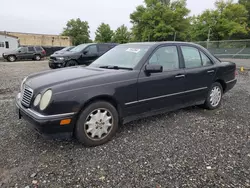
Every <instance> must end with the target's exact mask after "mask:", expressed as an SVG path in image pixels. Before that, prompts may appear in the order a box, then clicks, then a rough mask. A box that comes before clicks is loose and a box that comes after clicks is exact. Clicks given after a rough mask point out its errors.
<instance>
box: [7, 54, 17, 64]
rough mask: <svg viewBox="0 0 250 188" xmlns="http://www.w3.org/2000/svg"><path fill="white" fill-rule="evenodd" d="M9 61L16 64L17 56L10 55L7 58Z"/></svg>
mask: <svg viewBox="0 0 250 188" xmlns="http://www.w3.org/2000/svg"><path fill="white" fill-rule="evenodd" d="M7 60H8V61H9V62H15V61H16V56H14V55H10V56H8V57H7Z"/></svg>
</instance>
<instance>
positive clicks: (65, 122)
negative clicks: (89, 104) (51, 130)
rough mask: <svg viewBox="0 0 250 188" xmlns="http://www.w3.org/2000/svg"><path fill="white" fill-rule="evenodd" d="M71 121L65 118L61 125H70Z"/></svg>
mask: <svg viewBox="0 0 250 188" xmlns="http://www.w3.org/2000/svg"><path fill="white" fill-rule="evenodd" d="M70 122H71V119H63V120H61V122H60V125H68V124H70Z"/></svg>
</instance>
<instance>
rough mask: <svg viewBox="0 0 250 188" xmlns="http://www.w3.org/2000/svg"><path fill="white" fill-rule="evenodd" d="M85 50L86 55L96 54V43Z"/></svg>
mask: <svg viewBox="0 0 250 188" xmlns="http://www.w3.org/2000/svg"><path fill="white" fill-rule="evenodd" d="M87 52H88V53H87V54H88V55H93V54H97V46H96V45H92V46H89V47H88V48H87Z"/></svg>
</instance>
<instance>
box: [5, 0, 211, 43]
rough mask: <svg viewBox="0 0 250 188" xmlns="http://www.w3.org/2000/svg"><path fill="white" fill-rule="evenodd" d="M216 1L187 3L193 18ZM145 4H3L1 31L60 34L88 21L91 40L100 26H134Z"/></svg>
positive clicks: (74, 0)
mask: <svg viewBox="0 0 250 188" xmlns="http://www.w3.org/2000/svg"><path fill="white" fill-rule="evenodd" d="M214 2H215V0H187V5H188V8H189V9H190V10H191V14H199V13H201V12H202V11H203V10H205V9H208V8H213V7H214ZM142 3H143V0H67V1H66V0H41V1H36V0H22V1H21V0H1V2H0V7H1V10H0V31H17V32H29V33H43V34H60V33H61V32H62V29H63V27H64V26H65V24H66V23H67V21H68V20H69V19H71V18H78V17H79V18H80V19H81V20H84V21H88V22H89V25H90V30H91V38H92V39H93V38H94V36H95V34H94V33H95V30H96V28H97V27H98V25H99V24H100V23H101V22H105V23H108V24H110V26H111V28H112V29H114V30H115V29H116V28H117V27H118V26H120V25H122V24H125V25H127V26H128V27H130V26H131V24H130V19H129V15H130V13H132V12H133V11H134V10H135V8H136V6H138V5H140V4H142Z"/></svg>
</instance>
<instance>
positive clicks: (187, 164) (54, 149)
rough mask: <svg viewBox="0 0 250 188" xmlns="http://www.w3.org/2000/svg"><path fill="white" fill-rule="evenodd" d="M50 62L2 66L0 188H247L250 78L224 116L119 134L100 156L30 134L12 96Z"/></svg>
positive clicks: (210, 114) (190, 113)
mask: <svg viewBox="0 0 250 188" xmlns="http://www.w3.org/2000/svg"><path fill="white" fill-rule="evenodd" d="M46 69H48V66H47V63H46V62H35V63H32V62H28V63H22V62H19V63H14V64H11V63H0V120H1V124H0V128H1V129H0V187H21V188H24V187H26V188H28V187H30V188H31V187H37V186H38V187H46V188H50V187H51V188H57V187H108V188H109V187H129V188H131V187H145V188H146V187H148V188H149V187H150V188H151V187H157V188H160V187H250V123H249V117H250V116H249V115H250V76H249V75H248V73H247V72H245V73H244V74H240V75H239V78H238V79H239V81H238V84H237V86H236V87H235V88H234V89H233V90H232V91H230V92H229V93H227V94H226V95H225V96H224V99H223V104H222V106H221V107H220V109H218V110H215V111H207V110H204V109H201V108H198V107H192V108H187V109H183V110H179V111H177V112H172V113H167V114H163V115H158V116H155V117H151V118H147V119H143V120H139V121H135V122H133V123H130V124H127V125H124V126H121V128H120V129H119V132H118V133H117V135H116V137H115V138H114V139H113V140H112V141H111V142H109V143H107V144H105V145H103V146H99V147H96V148H85V147H83V146H82V145H81V144H79V143H78V142H77V141H75V140H72V141H57V140H48V139H44V138H42V137H40V136H38V135H37V134H36V133H34V132H32V131H30V130H29V129H28V128H27V126H26V125H27V123H26V122H25V121H23V120H18V119H17V115H16V114H15V111H14V109H15V108H14V107H15V105H14V100H13V98H14V96H15V95H16V93H17V92H18V90H19V87H20V83H21V80H22V79H23V78H24V77H25V76H26V75H28V74H29V73H32V72H36V71H41V70H46Z"/></svg>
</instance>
